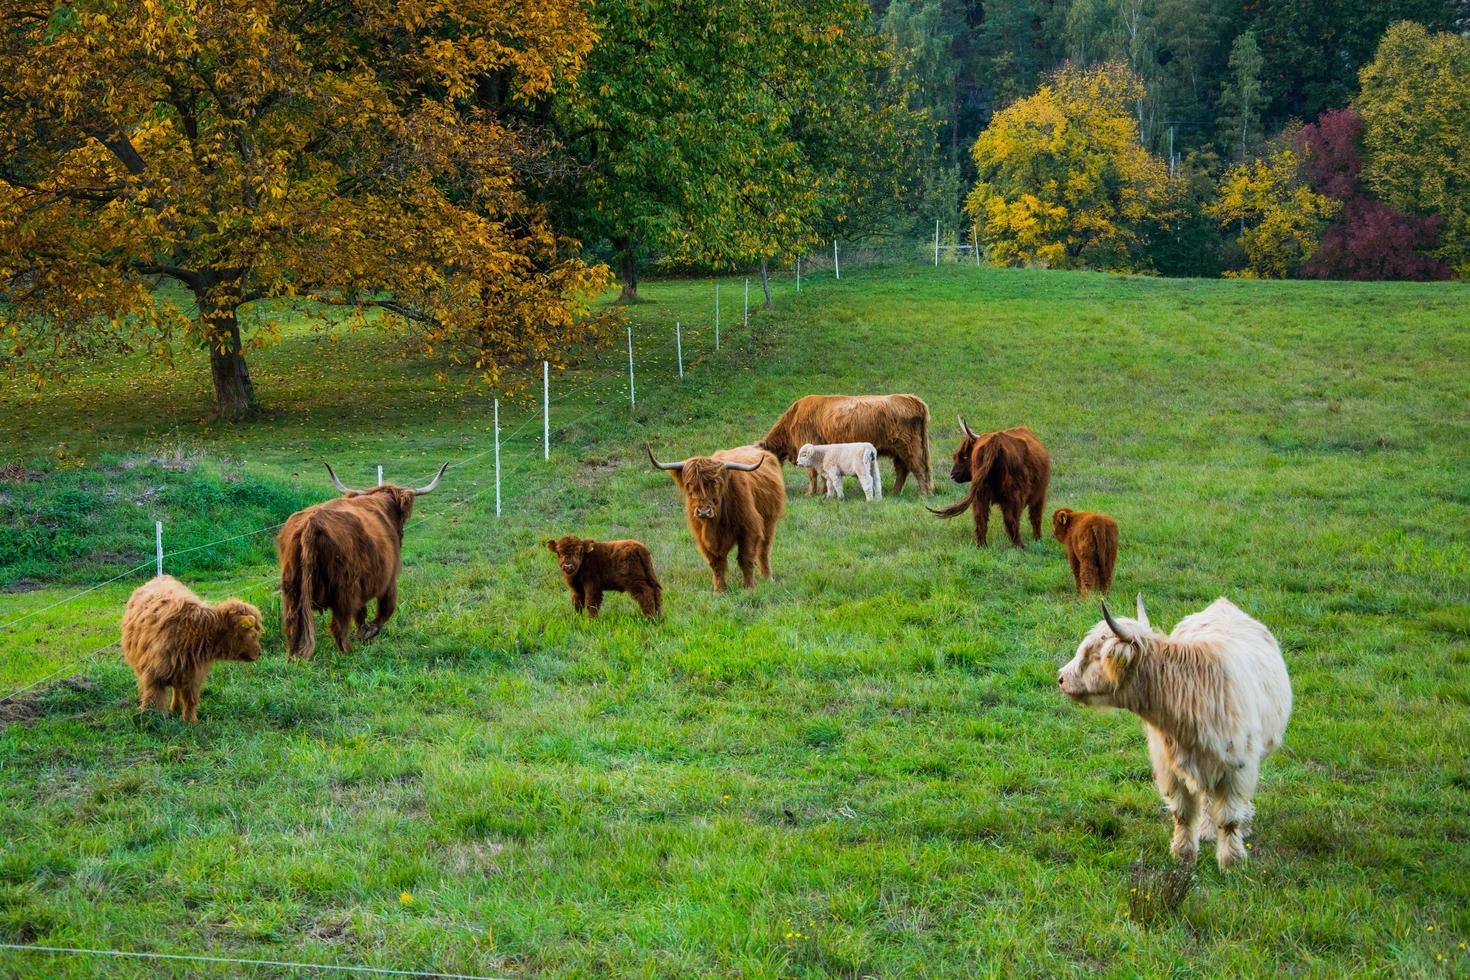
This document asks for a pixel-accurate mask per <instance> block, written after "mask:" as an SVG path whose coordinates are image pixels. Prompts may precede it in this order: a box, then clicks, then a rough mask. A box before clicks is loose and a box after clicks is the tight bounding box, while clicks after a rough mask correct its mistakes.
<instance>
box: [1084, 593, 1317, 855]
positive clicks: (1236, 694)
mask: <svg viewBox="0 0 1470 980" xmlns="http://www.w3.org/2000/svg"><path fill="white" fill-rule="evenodd" d="M1102 611H1103V621H1102V622H1100V623H1098V624H1097V625H1096V626H1094V627H1093V628H1092V630H1091V632H1089V633H1088V634H1087V636H1086V637H1085V638H1084V639H1083V641H1082V643H1081V644H1080V645H1079V646H1078V647H1077V655H1076V656H1075V657H1073V658H1072V662H1071V663H1069V664H1067V666H1065V667H1063V668H1062V670H1061V673H1060V674H1058V676H1057V683H1059V684H1060V685H1061V688H1062V693H1063V694H1065V695H1067V697H1069V698H1071V699H1072V700H1074V701H1079V702H1081V703H1082V704H1087V705H1093V706H1096V707H1106V708H1123V709H1125V710H1127V711H1132V712H1133V713H1134V714H1136V715H1138V716H1139V717H1140V718H1142V719H1143V730H1144V734H1145V735H1147V736H1148V753H1149V757H1150V758H1151V759H1152V761H1153V770H1154V783H1155V784H1156V785H1157V786H1158V788H1159V793H1160V794H1162V795H1163V797H1164V802H1165V803H1167V804H1168V806H1169V812H1170V813H1171V814H1172V815H1173V818H1174V840H1173V843H1172V844H1171V845H1170V848H1169V849H1170V851H1172V852H1173V854H1174V856H1175V857H1176V858H1178V859H1179V860H1181V861H1185V862H1190V861H1193V860H1194V858H1195V856H1196V855H1197V854H1198V853H1199V842H1200V838H1201V837H1204V838H1206V839H1208V838H1209V837H1210V836H1211V835H1212V834H1213V835H1215V836H1216V842H1215V859H1216V861H1217V862H1218V863H1219V865H1220V867H1221V868H1227V867H1229V866H1230V865H1232V864H1238V863H1241V862H1244V861H1245V857H1246V852H1245V837H1246V834H1247V833H1248V832H1249V830H1250V821H1251V816H1252V814H1253V813H1254V812H1255V811H1254V807H1253V805H1252V799H1253V798H1254V796H1255V793H1256V780H1257V778H1258V777H1259V776H1260V771H1261V760H1262V759H1264V758H1265V757H1266V756H1267V755H1269V754H1271V752H1273V751H1275V750H1276V749H1277V748H1278V747H1279V746H1280V745H1281V740H1282V737H1283V736H1284V735H1285V734H1286V722H1287V719H1289V718H1290V717H1291V679H1290V678H1289V677H1288V676H1287V674H1286V663H1285V662H1284V661H1283V660H1282V659H1281V647H1280V646H1279V645H1278V644H1277V643H1276V638H1275V637H1274V636H1272V635H1271V631H1270V630H1268V629H1267V628H1266V627H1265V626H1263V625H1261V624H1260V623H1258V622H1257V621H1256V620H1254V619H1252V618H1251V617H1249V616H1247V615H1246V614H1245V613H1243V612H1241V611H1240V609H1238V608H1236V606H1235V605H1234V604H1233V603H1231V602H1230V601H1229V600H1227V599H1216V600H1215V601H1214V602H1213V603H1211V604H1210V606H1209V607H1208V608H1207V609H1205V610H1204V611H1203V612H1197V613H1195V614H1194V615H1192V616H1186V617H1185V618H1184V619H1181V620H1180V621H1179V624H1178V625H1177V626H1175V627H1174V632H1172V633H1170V634H1169V635H1168V636H1165V635H1164V634H1163V633H1160V632H1159V631H1158V630H1156V629H1154V628H1153V627H1152V626H1150V625H1149V622H1148V614H1147V613H1146V612H1144V609H1143V596H1142V595H1140V596H1139V597H1138V616H1137V618H1136V619H1114V618H1113V616H1112V614H1111V613H1109V612H1108V605H1107V603H1106V602H1104V603H1103V607H1102Z"/></svg>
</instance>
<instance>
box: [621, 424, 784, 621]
mask: <svg viewBox="0 0 1470 980" xmlns="http://www.w3.org/2000/svg"><path fill="white" fill-rule="evenodd" d="M645 448H646V447H645ZM648 458H649V460H650V461H651V462H652V463H653V465H654V466H656V467H658V468H659V469H661V470H668V471H669V473H670V474H671V475H672V476H673V478H674V483H675V485H677V486H678V488H679V492H680V493H681V494H683V496H684V513H685V517H687V518H688V520H689V530H690V531H691V532H693V534H694V543H695V544H696V545H698V546H699V551H700V554H702V555H704V559H705V561H707V562H709V567H710V571H711V572H713V573H714V577H715V591H716V592H724V591H725V570H726V567H727V560H728V558H729V555H730V552H731V551H734V550H736V549H739V552H740V553H739V555H738V556H737V557H736V561H737V562H738V563H739V565H740V574H741V576H742V579H743V582H744V585H745V588H747V589H749V588H753V587H754V586H755V566H756V563H757V562H759V564H760V571H761V574H762V575H763V576H765V577H766V578H770V577H771V543H772V542H773V541H774V540H775V538H776V522H777V521H778V520H780V519H781V515H782V513H784V512H785V510H786V484H785V483H784V482H782V480H781V463H780V461H779V460H777V459H776V457H775V456H774V455H772V454H771V453H770V452H768V451H766V450H764V449H759V448H757V447H755V446H742V447H740V448H739V449H722V450H720V451H719V452H717V453H714V454H713V455H710V456H691V457H689V458H688V459H686V460H682V461H680V462H678V463H660V462H659V461H658V460H657V459H655V458H654V455H653V450H651V449H649V450H648Z"/></svg>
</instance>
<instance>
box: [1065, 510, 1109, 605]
mask: <svg viewBox="0 0 1470 980" xmlns="http://www.w3.org/2000/svg"><path fill="white" fill-rule="evenodd" d="M1051 535H1052V537H1054V538H1056V539H1057V540H1058V541H1060V542H1061V543H1062V545H1063V546H1064V547H1066V549H1067V562H1068V563H1069V564H1070V565H1071V566H1072V578H1073V579H1074V580H1075V581H1076V583H1077V594H1078V595H1086V594H1087V593H1088V592H1093V591H1096V592H1110V591H1112V588H1113V566H1114V565H1116V564H1117V563H1118V522H1117V521H1115V520H1113V519H1112V518H1111V517H1109V516H1108V515H1107V514H1094V513H1091V512H1089V511H1085V510H1071V509H1070V508H1067V507H1058V508H1057V509H1056V510H1054V511H1052V515H1051Z"/></svg>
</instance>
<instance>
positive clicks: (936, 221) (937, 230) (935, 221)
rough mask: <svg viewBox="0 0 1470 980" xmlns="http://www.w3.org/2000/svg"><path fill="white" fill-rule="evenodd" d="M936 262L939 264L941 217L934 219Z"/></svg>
mask: <svg viewBox="0 0 1470 980" xmlns="http://www.w3.org/2000/svg"><path fill="white" fill-rule="evenodd" d="M934 264H935V265H938V264H939V219H938V218H935V219H934Z"/></svg>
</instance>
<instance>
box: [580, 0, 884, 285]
mask: <svg viewBox="0 0 1470 980" xmlns="http://www.w3.org/2000/svg"><path fill="white" fill-rule="evenodd" d="M596 18H597V22H596V29H597V31H598V33H599V35H600V37H601V40H600V42H599V44H598V46H597V48H596V49H595V50H594V51H593V53H592V56H591V58H590V59H589V61H588V64H587V67H586V70H585V71H584V72H583V73H582V74H581V76H580V77H579V78H578V79H577V80H576V83H575V84H573V85H571V86H568V87H566V88H565V89H563V90H562V91H560V92H559V93H558V95H557V97H556V99H555V100H554V102H553V103H552V105H551V115H552V117H553V119H554V121H555V127H556V129H557V131H558V132H559V134H560V136H561V140H562V143H563V145H564V146H565V148H566V149H567V150H568V151H569V152H570V155H571V157H572V158H573V160H574V162H575V164H576V167H575V169H574V171H573V175H572V176H573V179H572V180H570V181H566V182H563V183H562V184H561V185H560V186H559V187H558V193H559V197H558V202H557V206H558V210H559V212H560V214H561V215H562V216H563V219H564V221H565V222H566V224H567V226H568V227H569V228H570V229H573V230H575V231H576V232H578V233H580V234H581V236H582V237H583V238H585V239H588V240H595V239H602V240H606V241H609V242H610V243H611V244H612V246H613V248H614V251H615V253H616V259H617V266H618V270H619V278H620V279H621V282H622V287H623V296H624V298H625V299H626V300H633V299H636V298H637V289H638V270H639V266H640V263H641V262H642V261H643V260H644V258H645V256H646V255H647V254H649V253H650V252H657V253H659V254H661V255H663V256H666V257H669V258H671V259H673V260H676V261H682V262H690V263H700V264H714V265H728V264H730V263H736V262H755V261H759V260H762V259H771V258H779V259H790V258H792V257H794V256H795V255H796V254H797V253H798V252H800V251H801V250H803V249H804V248H805V247H807V246H808V245H810V244H812V243H813V242H815V241H817V240H819V238H821V237H825V236H826V235H828V234H830V232H831V231H832V230H833V228H834V227H836V226H841V225H843V224H844V223H845V222H847V221H848V220H849V219H850V218H851V217H852V216H853V215H855V214H857V213H860V212H868V213H871V212H873V211H875V210H880V209H881V207H882V202H883V201H884V200H886V199H887V198H889V197H891V196H892V195H891V194H890V193H889V192H891V191H894V188H895V187H896V185H898V184H899V183H901V182H902V181H903V180H905V179H907V177H908V175H909V174H910V172H911V171H910V169H909V159H908V156H909V153H910V150H911V146H912V143H911V134H912V131H913V127H912V125H911V114H910V113H909V110H908V108H907V106H906V99H905V98H904V97H902V96H901V95H900V94H898V93H897V92H896V91H895V89H894V88H893V86H892V79H891V76H892V72H891V53H890V51H889V50H888V48H887V46H886V38H885V36H884V35H882V34H881V33H879V32H878V31H877V30H876V28H875V26H874V24H873V21H872V16H871V13H870V12H869V10H868V8H867V6H866V5H865V4H863V3H861V2H858V0H814V2H811V3H804V4H788V3H785V2H784V0H732V2H729V3H723V4H669V3H664V2H662V0H604V2H601V3H599V4H598V5H597V7H596Z"/></svg>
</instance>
